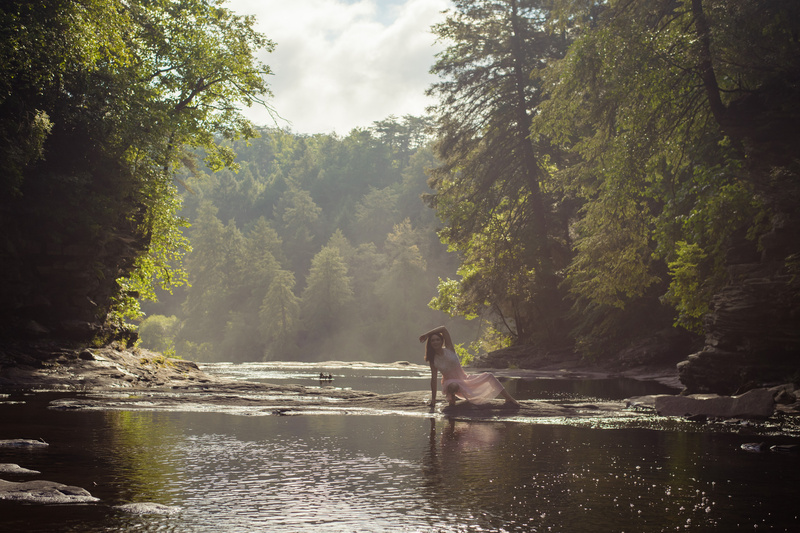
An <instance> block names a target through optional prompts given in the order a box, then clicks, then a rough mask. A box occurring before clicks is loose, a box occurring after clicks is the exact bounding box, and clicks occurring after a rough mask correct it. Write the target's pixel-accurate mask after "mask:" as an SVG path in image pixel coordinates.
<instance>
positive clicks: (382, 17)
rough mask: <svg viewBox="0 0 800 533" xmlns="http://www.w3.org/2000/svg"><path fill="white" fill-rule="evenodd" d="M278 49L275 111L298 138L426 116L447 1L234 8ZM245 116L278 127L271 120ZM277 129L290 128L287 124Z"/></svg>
mask: <svg viewBox="0 0 800 533" xmlns="http://www.w3.org/2000/svg"><path fill="white" fill-rule="evenodd" d="M227 6H228V7H229V8H231V9H233V10H234V11H236V12H237V13H240V14H243V15H249V14H252V15H256V17H257V23H256V28H257V29H258V30H259V31H261V32H262V33H264V34H266V36H267V37H269V38H270V39H272V40H273V41H275V42H276V43H277V46H276V49H275V51H274V52H273V53H272V54H264V55H263V56H262V57H260V59H261V60H262V61H263V62H264V63H266V64H268V65H270V67H271V68H272V70H273V72H274V76H272V77H271V78H270V85H271V88H272V91H273V93H274V95H275V96H274V98H273V99H272V100H271V103H272V105H273V107H274V108H275V109H276V111H277V112H278V113H279V114H280V115H281V117H283V118H285V119H286V120H288V121H289V122H291V125H290V128H291V129H292V130H293V131H295V132H298V133H330V132H333V131H335V132H337V133H339V134H347V133H348V132H349V131H350V130H351V129H352V128H354V127H368V126H370V125H371V124H372V122H374V121H376V120H381V119H384V118H386V117H388V116H389V115H392V114H394V115H397V116H402V115H405V114H412V115H421V114H422V113H424V111H425V107H426V106H427V105H430V104H431V103H432V101H431V100H430V99H429V98H427V97H426V96H425V89H427V87H428V86H429V85H430V84H431V83H432V82H433V81H435V78H434V77H433V76H431V75H430V74H428V70H429V69H430V67H431V65H432V64H433V62H434V55H435V54H436V52H437V51H438V50H440V47H439V46H438V45H435V44H434V43H435V38H434V36H433V34H432V33H431V31H430V27H431V26H432V25H433V24H435V23H436V22H439V21H441V20H442V15H441V12H442V11H443V10H444V9H447V7H448V6H449V0H394V1H392V0H355V1H354V0H350V1H347V0H291V1H287V0H229V3H228V4H227ZM245 114H246V115H247V116H248V117H249V118H250V119H251V120H253V121H254V122H256V123H257V124H272V121H271V119H270V118H269V115H268V114H267V112H266V111H265V110H263V109H256V108H251V109H249V110H246V111H245ZM279 125H281V126H284V125H285V124H284V123H280V124H279Z"/></svg>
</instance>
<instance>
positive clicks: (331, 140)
mask: <svg viewBox="0 0 800 533" xmlns="http://www.w3.org/2000/svg"><path fill="white" fill-rule="evenodd" d="M425 128H426V122H425V120H424V119H421V118H418V117H410V116H409V117H404V118H403V119H397V118H395V117H389V118H388V119H386V120H384V121H380V122H377V123H376V124H375V125H374V127H372V128H370V129H367V130H354V131H352V132H351V133H350V134H349V135H347V136H346V137H338V136H336V135H322V134H320V135H313V136H303V135H294V134H292V133H288V132H285V131H282V130H279V129H266V130H263V131H261V137H260V138H257V139H252V140H250V141H249V142H247V143H244V142H241V143H233V144H232V145H231V146H230V147H231V148H232V149H233V151H234V152H236V154H237V158H236V164H237V166H238V168H237V169H235V170H222V171H219V172H216V173H213V172H210V171H208V170H204V169H201V168H199V167H198V168H196V169H195V172H194V174H186V175H184V176H181V177H180V182H181V183H182V184H183V185H182V187H183V193H182V198H183V200H184V203H183V206H184V207H183V210H182V211H181V212H180V215H181V216H183V217H185V218H186V220H187V221H188V222H189V223H190V224H191V226H190V228H189V229H188V231H187V232H186V236H187V237H188V239H189V241H190V243H191V248H192V251H191V252H190V253H189V254H188V255H187V256H186V261H185V268H186V271H187V273H188V281H189V283H190V286H188V287H186V288H183V289H182V290H179V291H176V293H175V295H174V296H170V295H168V294H163V293H162V294H161V295H160V297H159V303H158V304H156V305H153V304H149V305H148V304H145V306H144V309H145V311H147V313H148V316H147V317H146V319H145V320H144V322H143V323H142V325H141V327H140V336H141V339H142V342H143V344H144V345H145V346H148V347H151V348H154V349H159V350H162V351H166V352H168V353H173V352H174V353H176V354H178V355H181V356H183V357H187V358H191V359H195V360H203V361H209V360H227V361H241V360H248V361H252V360H261V359H266V360H274V359H279V360H286V359H289V360H319V359H326V360H329V359H343V360H352V359H362V360H371V361H395V360H398V359H409V358H413V355H416V354H417V353H416V352H414V351H413V350H414V349H415V348H416V346H415V344H416V343H415V342H413V341H414V340H415V339H416V336H417V335H418V332H419V331H423V330H424V329H425V328H426V327H428V326H430V324H432V323H434V324H438V323H440V322H441V321H442V320H443V319H446V318H447V317H446V316H444V315H443V314H442V313H440V312H436V311H432V310H430V309H429V308H428V302H429V301H430V300H431V298H432V297H433V296H434V295H435V294H436V286H437V283H438V280H439V278H440V277H447V276H452V275H454V274H455V270H456V268H457V266H458V258H457V256H455V254H448V253H447V252H446V248H445V247H444V246H443V245H442V244H441V243H440V242H439V239H438V236H437V233H436V230H437V229H438V228H439V226H440V225H441V224H440V223H438V221H437V220H436V217H435V214H434V212H433V211H432V210H430V209H428V208H427V207H426V206H425V205H424V204H423V203H422V201H421V200H420V196H421V195H422V194H424V193H426V192H430V189H429V188H428V187H427V185H426V181H427V175H426V170H428V169H430V168H432V167H434V166H436V161H435V159H434V156H433V154H432V152H431V150H430V148H429V146H428V138H427V137H426V135H425ZM457 327H458V326H457ZM472 329H474V328H472ZM465 331H466V330H465ZM462 340H464V341H472V340H475V339H474V337H472V333H471V338H465V339H462Z"/></svg>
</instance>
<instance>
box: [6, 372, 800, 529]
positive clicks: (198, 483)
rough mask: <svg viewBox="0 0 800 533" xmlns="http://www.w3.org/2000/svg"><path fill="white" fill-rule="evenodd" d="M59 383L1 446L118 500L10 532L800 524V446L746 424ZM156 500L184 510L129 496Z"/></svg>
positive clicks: (50, 473)
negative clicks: (572, 421)
mask: <svg viewBox="0 0 800 533" xmlns="http://www.w3.org/2000/svg"><path fill="white" fill-rule="evenodd" d="M593 386H594V385H592V387H593ZM594 394H599V393H597V392H592V393H591V395H594ZM604 394H605V393H604ZM52 398H53V396H49V397H48V396H34V397H28V398H26V400H27V403H25V404H0V420H1V421H2V424H0V439H4V438H17V437H20V438H39V437H41V438H43V439H44V440H46V441H47V442H49V443H50V447H49V448H46V449H43V450H22V451H21V450H13V449H2V448H0V462H10V463H18V464H20V465H22V466H25V467H27V468H33V469H36V470H40V471H41V472H42V475H41V476H37V477H39V478H40V479H49V480H53V481H58V482H62V483H66V484H71V485H79V486H83V487H86V488H87V489H89V490H90V491H91V492H92V493H93V495H95V496H97V497H98V498H100V499H101V503H100V504H95V505H83V506H78V507H71V506H63V507H38V506H30V505H19V504H15V503H13V502H0V531H6V530H7V531H71V532H100V531H172V532H204V531H226V532H228V531H232V532H248V533H250V532H259V531H278V532H289V531H341V532H344V531H359V532H361V531H431V532H433V531H444V532H450V531H453V532H455V531H520V532H522V531H526V532H527V531H554V532H557V531H560V532H584V531H590V532H595V531H600V532H604V531H615V532H618V531H631V532H638V531H797V525H798V523H800V522H799V520H800V518H799V515H800V512H798V508H797V505H796V501H797V499H798V497H800V488H799V487H798V483H797V481H796V472H797V471H798V466H800V458H798V457H797V456H793V455H778V454H773V453H766V454H748V453H745V452H743V451H741V449H740V445H741V444H742V443H744V442H749V441H750V440H752V438H753V437H752V436H747V435H739V434H734V433H716V432H703V431H693V432H688V433H687V432H682V431H674V430H662V431H653V430H651V429H642V428H637V429H614V430H609V429H592V428H587V427H576V426H571V425H567V424H559V425H549V424H543V423H540V424H525V423H517V422H497V421H482V422H473V421H466V420H452V419H446V418H429V419H426V418H418V417H402V416H391V415H387V416H366V415H364V416H345V415H315V416H290V417H281V416H262V417H249V416H237V415H231V414H222V413H175V412H169V413H167V412H125V411H112V412H63V411H51V410H48V409H46V404H47V401H48V400H50V399H52ZM768 438H772V439H777V438H778V437H768ZM775 443H778V442H775ZM781 443H785V442H783V441H781ZM5 479H10V480H13V481H20V480H22V478H20V477H16V478H12V477H9V476H6V478H5ZM141 501H150V502H156V503H161V504H164V505H171V506H179V507H180V508H181V511H180V513H179V514H177V515H170V516H159V515H151V516H135V515H128V514H125V513H122V512H120V511H118V510H116V509H115V508H114V507H113V506H114V505H118V504H122V503H129V502H141Z"/></svg>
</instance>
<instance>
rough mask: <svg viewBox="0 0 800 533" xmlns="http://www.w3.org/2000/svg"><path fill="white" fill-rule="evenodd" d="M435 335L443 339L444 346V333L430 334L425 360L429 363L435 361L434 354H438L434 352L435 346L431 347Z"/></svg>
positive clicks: (426, 344)
mask: <svg viewBox="0 0 800 533" xmlns="http://www.w3.org/2000/svg"><path fill="white" fill-rule="evenodd" d="M434 335H436V336H437V337H439V338H440V339H442V346H444V335H442V334H441V333H431V334H430V335H428V340H427V341H426V342H425V360H426V361H427V362H429V363H430V362H431V361H433V356H434V355H436V354H435V353H434V352H433V347H431V339H432V338H433V336H434Z"/></svg>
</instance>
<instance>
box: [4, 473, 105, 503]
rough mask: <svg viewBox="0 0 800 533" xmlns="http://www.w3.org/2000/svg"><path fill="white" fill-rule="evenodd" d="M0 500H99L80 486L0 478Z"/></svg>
mask: <svg viewBox="0 0 800 533" xmlns="http://www.w3.org/2000/svg"><path fill="white" fill-rule="evenodd" d="M0 500H11V501H21V502H27V503H42V504H75V503H94V502H98V501H100V500H99V498H95V497H94V496H92V495H91V494H90V493H89V491H87V490H86V489H82V488H81V487H73V486H70V485H63V484H61V483H56V482H54V481H44V480H36V481H23V482H19V483H17V482H14V481H5V480H2V479H0Z"/></svg>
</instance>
